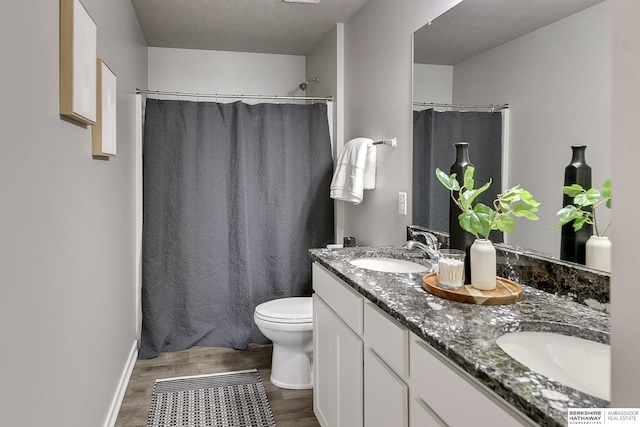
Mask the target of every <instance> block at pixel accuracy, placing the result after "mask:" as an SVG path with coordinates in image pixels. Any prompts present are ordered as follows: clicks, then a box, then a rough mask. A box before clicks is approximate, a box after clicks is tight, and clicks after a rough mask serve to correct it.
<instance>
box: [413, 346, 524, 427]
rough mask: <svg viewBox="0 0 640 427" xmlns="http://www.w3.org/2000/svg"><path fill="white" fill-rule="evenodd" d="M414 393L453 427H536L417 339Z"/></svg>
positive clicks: (414, 362)
mask: <svg viewBox="0 0 640 427" xmlns="http://www.w3.org/2000/svg"><path fill="white" fill-rule="evenodd" d="M410 353H411V356H410V359H411V367H410V369H411V384H412V390H413V391H414V392H415V393H416V394H417V395H418V396H419V397H420V398H421V399H422V400H423V401H424V402H426V403H427V404H428V406H429V407H430V408H431V409H432V410H433V412H434V413H436V414H438V416H439V417H440V418H441V419H442V420H443V421H444V422H445V423H446V424H447V425H448V426H450V427H467V426H471V425H478V424H477V423H478V420H482V425H488V426H489V425H490V426H494V427H513V426H533V425H535V423H533V422H532V421H530V420H529V419H528V418H526V417H525V416H524V415H522V414H520V413H518V412H517V410H515V409H514V408H512V407H511V406H510V405H509V404H508V403H507V402H506V401H504V400H503V399H502V398H500V397H499V396H497V395H495V394H494V393H493V392H492V391H491V390H489V389H488V388H486V387H485V386H483V385H482V384H480V383H477V382H476V381H475V380H474V379H473V378H471V377H470V376H469V375H468V374H466V373H465V372H463V371H462V370H461V369H460V368H458V367H457V366H455V365H453V364H452V363H449V362H445V361H443V360H441V359H440V357H441V356H439V355H436V353H435V350H433V349H431V348H430V347H429V346H428V345H427V344H426V343H425V342H424V341H423V340H421V339H420V338H419V337H418V336H417V335H414V334H411V345H410Z"/></svg>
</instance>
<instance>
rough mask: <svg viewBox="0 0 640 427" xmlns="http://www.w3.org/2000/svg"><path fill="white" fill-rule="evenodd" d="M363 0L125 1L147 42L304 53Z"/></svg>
mask: <svg viewBox="0 0 640 427" xmlns="http://www.w3.org/2000/svg"><path fill="white" fill-rule="evenodd" d="M366 1H367V0H322V1H321V2H320V3H319V4H302V3H286V2H284V1H283V0H131V3H132V4H133V8H134V9H135V12H136V15H137V16H138V21H139V22H140V26H141V28H142V32H143V33H144V35H145V38H146V40H147V44H148V45H149V46H153V47H171V48H183V49H208V50H225V51H235V52H257V53H276V54H287V55H305V54H306V53H308V52H309V51H310V50H311V49H312V48H313V47H315V45H316V44H317V43H318V42H319V41H320V40H321V39H322V37H323V36H324V35H325V34H327V32H329V31H330V30H331V29H332V28H334V27H335V25H336V23H339V22H347V21H348V20H349V18H351V16H352V15H353V14H354V13H355V12H356V11H357V10H358V9H360V8H361V7H362V5H363V4H365V3H366Z"/></svg>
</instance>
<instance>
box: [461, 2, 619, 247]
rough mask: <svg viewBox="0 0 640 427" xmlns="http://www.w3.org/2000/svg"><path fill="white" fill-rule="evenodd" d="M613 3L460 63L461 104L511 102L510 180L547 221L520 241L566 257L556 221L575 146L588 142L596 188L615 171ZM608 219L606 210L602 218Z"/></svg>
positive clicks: (515, 237)
mask: <svg viewBox="0 0 640 427" xmlns="http://www.w3.org/2000/svg"><path fill="white" fill-rule="evenodd" d="M611 9H612V2H610V1H606V2H603V3H600V4H597V5H595V6H593V7H590V8H589V9H586V10H584V11H582V12H579V13H576V14H574V15H572V16H569V17H568V18H565V19H562V20H560V21H557V22H555V23H553V24H551V25H548V26H546V27H544V28H541V29H539V30H537V31H534V32H532V33H529V34H527V35H525V36H522V37H520V38H518V39H516V40H513V41H511V42H509V43H506V44H504V45H502V46H500V47H497V48H495V49H492V50H490V51H488V52H486V53H483V54H481V55H478V56H476V57H474V58H471V59H469V60H467V61H464V62H461V63H459V64H456V65H455V66H454V68H453V102H454V103H462V104H498V103H509V106H510V108H509V111H510V136H511V143H510V157H509V177H508V185H509V186H513V185H516V184H520V185H522V186H523V187H524V188H526V189H527V190H529V191H531V192H532V193H533V195H534V196H535V197H536V200H537V201H539V202H540V203H541V206H540V212H539V213H538V214H539V217H540V220H539V221H535V222H532V221H525V220H522V221H518V228H517V230H516V231H515V232H513V233H510V234H509V235H508V236H507V238H508V242H509V243H511V244H513V245H516V246H522V247H526V248H532V249H536V250H539V251H542V252H546V253H549V254H552V255H555V256H558V255H559V253H560V229H559V228H554V227H553V226H554V225H555V224H556V223H557V219H558V218H557V217H556V212H558V210H559V209H560V208H561V207H562V184H563V182H564V168H565V166H567V165H568V164H569V162H570V160H571V148H570V146H571V145H576V144H577V145H581V144H584V145H586V146H587V147H588V148H587V154H586V157H587V163H588V164H589V165H590V166H591V167H592V172H593V185H594V186H596V187H598V188H600V187H601V186H602V183H603V182H604V180H605V179H606V178H609V177H611V108H610V105H611V50H612V45H611V36H612V33H611V19H612V18H611V16H612V10H611ZM471 161H472V162H473V159H471ZM608 222H609V212H608V211H607V209H599V212H598V224H602V225H603V227H604V226H605V225H606V224H608Z"/></svg>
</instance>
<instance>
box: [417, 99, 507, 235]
mask: <svg viewBox="0 0 640 427" xmlns="http://www.w3.org/2000/svg"><path fill="white" fill-rule="evenodd" d="M456 142H468V143H469V160H470V161H471V163H472V164H473V165H474V167H475V181H476V183H477V184H478V185H481V184H484V183H485V182H488V181H489V179H492V184H491V187H490V188H489V190H488V191H487V192H486V193H484V194H482V195H481V196H480V197H479V201H480V202H482V203H484V204H486V205H489V206H491V203H492V202H493V200H494V199H495V196H496V195H497V194H498V193H500V191H501V189H502V113H500V112H471V111H465V112H461V111H435V110H433V109H428V110H422V111H414V112H413V223H414V224H416V225H422V226H424V227H427V228H430V229H432V230H439V231H445V232H448V231H449V199H450V194H449V192H448V191H447V190H446V189H445V188H444V187H443V186H442V184H440V182H439V181H438V179H437V178H436V175H435V170H436V168H440V169H441V170H443V171H444V172H446V173H449V170H450V168H451V165H452V164H453V163H454V162H455V159H456V151H455V146H454V144H455V143H456ZM490 237H491V240H492V241H493V242H502V241H503V236H502V233H498V232H492V233H491V236H490Z"/></svg>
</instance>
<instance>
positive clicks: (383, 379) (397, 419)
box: [364, 348, 409, 427]
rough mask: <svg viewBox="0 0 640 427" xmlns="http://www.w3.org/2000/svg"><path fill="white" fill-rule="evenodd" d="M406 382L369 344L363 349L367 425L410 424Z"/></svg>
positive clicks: (376, 426)
mask: <svg viewBox="0 0 640 427" xmlns="http://www.w3.org/2000/svg"><path fill="white" fill-rule="evenodd" d="M408 406H409V402H408V389H407V385H406V384H405V383H404V382H402V380H401V379H400V378H398V377H397V376H396V374H394V373H393V371H392V370H391V369H390V368H389V367H388V366H386V365H385V364H384V362H383V361H382V360H381V359H380V358H379V357H378V356H376V355H375V353H373V352H372V351H371V349H369V348H367V349H366V350H365V352H364V422H365V426H366V427H391V426H393V427H407V426H408V421H409V420H408Z"/></svg>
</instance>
